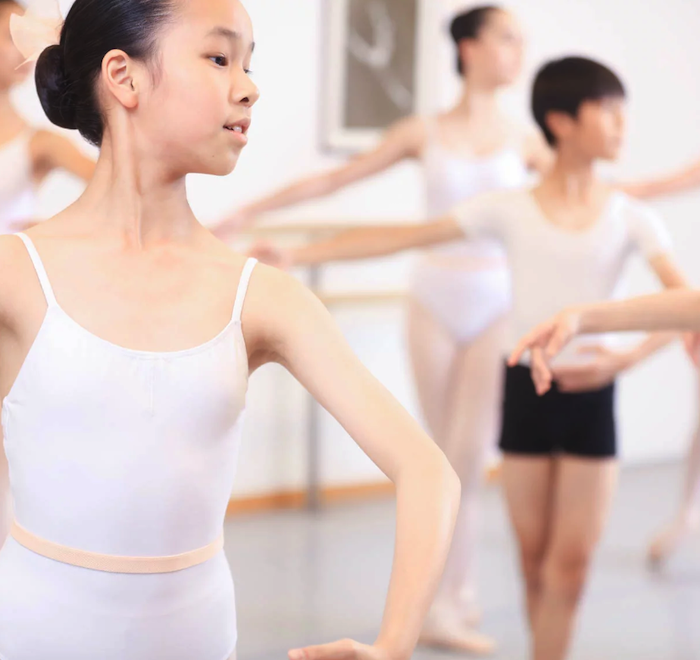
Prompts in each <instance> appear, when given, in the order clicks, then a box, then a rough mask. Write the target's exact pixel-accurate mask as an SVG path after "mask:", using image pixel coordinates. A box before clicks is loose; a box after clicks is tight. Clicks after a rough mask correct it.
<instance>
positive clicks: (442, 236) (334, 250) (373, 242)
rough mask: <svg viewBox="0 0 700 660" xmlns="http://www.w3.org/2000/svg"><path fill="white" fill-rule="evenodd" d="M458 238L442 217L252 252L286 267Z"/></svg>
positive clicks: (375, 254)
mask: <svg viewBox="0 0 700 660" xmlns="http://www.w3.org/2000/svg"><path fill="white" fill-rule="evenodd" d="M460 238H464V233H463V232H462V230H461V229H460V227H459V225H458V224H457V222H456V221H455V220H453V219H452V218H443V219H440V220H435V221H433V222H428V223H426V224H420V225H419V224H415V225H394V226H392V225H387V226H376V225H375V226H372V227H367V228H364V227H363V228H358V229H350V230H348V231H344V232H341V233H339V234H337V235H336V236H333V237H332V238H329V239H327V240H322V241H318V242H316V243H309V244H308V245H304V246H301V247H298V248H292V249H286V248H279V247H277V246H275V245H273V244H270V243H258V244H256V245H255V246H254V247H253V249H252V250H251V254H252V255H253V256H255V257H257V258H258V259H260V260H261V261H263V262H265V263H267V264H269V265H271V266H276V267H278V268H282V269H286V268H291V267H293V266H303V265H312V264H319V263H326V262H329V261H347V260H353V259H368V258H370V257H382V256H386V255H390V254H395V253H396V252H401V251H403V250H408V249H411V248H417V247H424V246H427V245H432V244H437V243H444V242H448V241H453V240H456V239H460Z"/></svg>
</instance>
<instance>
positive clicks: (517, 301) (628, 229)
mask: <svg viewBox="0 0 700 660" xmlns="http://www.w3.org/2000/svg"><path fill="white" fill-rule="evenodd" d="M452 214H453V215H454V217H455V218H456V219H457V220H458V221H459V222H460V224H461V226H462V227H463V229H464V233H465V235H466V236H467V237H474V238H476V239H480V238H483V237H491V238H492V239H494V240H498V241H500V242H501V244H502V245H503V246H504V248H505V250H506V252H507V254H508V263H509V264H510V269H511V274H512V280H513V314H512V336H511V338H510V342H509V346H508V350H510V349H512V348H514V347H515V344H516V343H517V341H518V340H519V339H520V338H521V337H522V336H523V335H525V334H526V333H527V332H529V331H530V330H532V328H534V327H535V326H536V325H538V324H540V323H542V322H544V321H546V320H548V319H549V318H551V317H552V316H553V315H554V314H556V313H558V312H560V311H561V310H562V309H564V308H566V307H570V306H572V305H583V304H587V303H592V302H597V301H602V300H608V299H611V298H618V297H620V295H621V293H622V292H621V290H620V284H621V282H622V280H621V276H622V273H623V268H624V266H625V265H626V263H627V259H628V257H629V256H630V255H631V254H632V253H634V252H638V253H640V254H641V255H643V256H644V257H646V258H647V259H650V258H652V257H654V256H656V255H660V254H664V253H667V252H670V251H671V249H672V245H671V238H670V235H669V233H668V231H667V229H666V227H665V226H664V224H663V222H662V221H661V219H660V218H659V216H658V215H657V214H656V212H655V211H653V210H652V209H651V208H650V207H648V206H647V205H646V204H643V203H642V202H639V201H637V200H635V199H633V198H631V197H629V196H628V195H626V194H624V193H622V192H615V193H612V194H611V196H610V198H609V200H608V202H607V205H606V207H605V209H604V211H603V213H602V214H601V216H600V218H598V220H597V221H596V222H595V223H594V224H593V225H591V227H589V228H587V229H584V230H580V231H573V230H567V229H563V228H561V227H558V226H557V225H555V224H553V223H552V222H551V221H550V220H548V219H547V217H546V216H545V215H544V214H543V212H542V210H541V208H540V206H539V204H538V202H537V200H536V199H535V197H534V195H533V194H532V190H530V189H523V190H516V191H508V192H493V193H487V194H484V195H479V196H478V197H475V198H474V199H472V200H469V201H467V202H463V203H462V204H459V205H458V206H456V207H455V208H454V209H453V210H452ZM609 340H610V337H609V336H606V335H600V336H597V337H594V336H592V335H586V336H583V337H579V338H577V339H576V340H574V341H573V342H572V343H571V344H570V346H569V347H568V348H567V350H566V351H565V352H564V353H562V355H561V356H560V358H559V360H560V361H570V360H572V359H575V355H576V350H577V349H578V348H581V347H582V346H584V345H587V344H595V343H601V342H604V343H607V342H608V341H609Z"/></svg>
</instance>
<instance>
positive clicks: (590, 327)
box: [509, 254, 700, 394]
mask: <svg viewBox="0 0 700 660" xmlns="http://www.w3.org/2000/svg"><path fill="white" fill-rule="evenodd" d="M649 264H650V266H651V267H652V269H653V270H654V271H655V273H656V274H657V276H658V278H659V279H660V280H661V283H662V284H663V285H664V286H665V287H667V288H669V289H678V290H676V291H667V292H664V293H661V294H656V295H652V296H644V297H641V298H635V299H632V300H624V301H613V302H604V303H595V304H591V305H585V306H581V307H575V308H571V309H568V310H564V311H563V312H561V313H560V314H558V315H557V316H555V317H554V318H553V319H550V320H549V321H546V322H545V323H543V324H541V325H540V326H538V327H537V328H534V329H533V330H532V331H531V332H530V333H529V334H528V335H526V336H525V337H523V338H522V339H521V340H520V342H519V343H518V346H517V347H516V348H515V350H514V351H513V353H512V355H511V356H510V358H509V363H510V364H517V363H518V362H519V361H520V359H521V358H522V356H523V354H524V353H525V352H526V351H530V353H531V358H532V372H533V379H534V380H535V385H536V387H537V390H538V392H540V393H541V394H542V393H544V392H546V391H547V390H548V389H549V388H550V387H551V383H552V380H553V379H554V377H555V376H557V377H558V374H557V373H556V372H553V371H552V369H551V368H550V366H549V361H550V360H551V359H552V358H553V357H554V356H556V355H557V354H558V353H559V352H561V350H562V349H563V348H564V347H565V346H566V345H567V344H568V343H569V342H570V341H571V340H572V339H573V338H574V337H575V336H576V335H578V334H588V333H599V332H615V331H630V330H631V331H634V330H647V331H650V332H658V331H676V332H678V331H682V330H694V329H696V328H697V329H700V295H698V294H697V293H696V292H694V291H690V290H688V289H686V288H685V279H684V277H683V275H682V274H681V273H680V271H679V270H678V269H677V267H676V266H675V264H674V262H673V260H672V258H671V257H670V256H669V255H667V254H659V255H657V256H655V257H653V258H650V259H649ZM695 298H697V302H696V303H695V304H696V305H697V307H696V314H697V320H696V326H693V325H692V324H691V326H690V327H688V326H687V324H686V325H684V324H683V323H674V322H669V319H668V318H666V314H667V313H668V312H669V311H671V310H673V311H672V313H671V315H672V316H673V318H674V320H680V318H681V317H680V316H677V315H683V314H687V313H688V311H687V309H685V310H683V311H681V309H680V308H681V307H688V305H687V304H686V303H688V302H690V301H692V300H695ZM691 307H692V306H691ZM673 338H674V335H673V334H669V333H664V334H660V335H656V336H654V335H652V336H651V337H648V338H647V339H646V340H645V341H644V342H642V344H640V345H639V346H638V347H637V348H636V349H634V350H633V352H632V354H631V355H632V356H633V358H634V359H633V360H631V361H630V362H629V363H628V364H623V369H627V368H629V367H630V366H632V365H634V364H636V363H638V362H639V361H641V360H643V359H645V358H646V357H648V356H649V355H651V354H652V353H654V352H656V351H657V350H659V349H660V348H662V347H663V346H665V345H666V344H668V343H669V342H670V341H672V339H673ZM565 375H566V374H565Z"/></svg>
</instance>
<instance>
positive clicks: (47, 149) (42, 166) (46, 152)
mask: <svg viewBox="0 0 700 660" xmlns="http://www.w3.org/2000/svg"><path fill="white" fill-rule="evenodd" d="M31 150H32V159H33V161H34V171H35V173H36V175H37V178H38V179H39V180H41V179H43V178H44V177H45V176H47V175H48V174H50V173H51V172H52V171H53V170H56V169H62V170H66V171H67V172H70V173H71V174H73V175H74V176H77V177H78V178H80V179H82V180H83V181H89V180H90V178H91V177H92V175H93V172H94V171H95V161H93V160H92V159H91V158H88V157H87V156H85V155H84V154H83V153H82V152H81V151H80V150H79V149H78V148H77V147H76V146H75V145H74V144H73V143H72V142H71V141H70V140H67V139H66V138H64V137H63V136H62V135H58V134H56V133H54V132H52V131H37V132H36V133H35V135H34V137H33V138H32V143H31Z"/></svg>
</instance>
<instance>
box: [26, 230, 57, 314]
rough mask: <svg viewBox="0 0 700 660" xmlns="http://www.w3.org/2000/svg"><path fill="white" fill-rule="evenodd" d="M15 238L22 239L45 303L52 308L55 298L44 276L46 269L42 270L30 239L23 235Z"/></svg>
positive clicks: (46, 277)
mask: <svg viewBox="0 0 700 660" xmlns="http://www.w3.org/2000/svg"><path fill="white" fill-rule="evenodd" d="M16 236H19V237H20V238H21V239H22V242H23V243H24V246H25V247H26V248H27V252H29V258H30V259H31V260H32V263H33V264H34V270H36V274H37V277H38V278H39V283H40V284H41V290H42V291H43V292H44V296H45V297H46V302H47V303H48V305H49V307H52V306H53V305H55V304H56V296H55V295H54V293H53V289H52V288H51V282H49V276H48V275H47V274H46V268H44V264H43V263H42V261H41V257H40V256H39V253H38V252H37V250H36V247H35V246H34V243H33V242H32V239H31V238H29V236H27V235H26V234H23V233H18V234H16Z"/></svg>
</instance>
